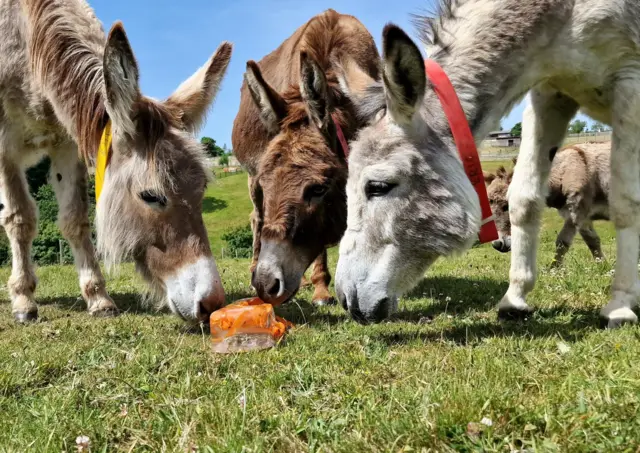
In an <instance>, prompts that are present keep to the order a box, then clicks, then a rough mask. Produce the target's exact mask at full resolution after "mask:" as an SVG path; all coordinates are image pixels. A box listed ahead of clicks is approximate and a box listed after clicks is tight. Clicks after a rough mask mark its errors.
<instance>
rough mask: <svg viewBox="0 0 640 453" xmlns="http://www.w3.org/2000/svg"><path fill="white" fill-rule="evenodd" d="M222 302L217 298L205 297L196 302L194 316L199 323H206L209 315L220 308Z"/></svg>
mask: <svg viewBox="0 0 640 453" xmlns="http://www.w3.org/2000/svg"><path fill="white" fill-rule="evenodd" d="M223 304H224V300H223V299H220V298H218V297H207V298H205V299H202V300H201V301H200V302H198V308H197V313H196V316H197V318H198V321H200V322H204V323H206V322H208V321H209V317H210V316H211V313H213V312H214V311H216V310H218V309H219V308H222V305H223Z"/></svg>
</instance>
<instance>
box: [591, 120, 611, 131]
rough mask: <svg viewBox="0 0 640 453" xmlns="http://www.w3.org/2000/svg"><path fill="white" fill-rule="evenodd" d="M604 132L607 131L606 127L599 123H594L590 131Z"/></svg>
mask: <svg viewBox="0 0 640 453" xmlns="http://www.w3.org/2000/svg"><path fill="white" fill-rule="evenodd" d="M606 130H607V126H605V125H604V124H602V123H601V122H600V121H595V122H594V123H593V124H592V125H591V131H592V132H605V131H606Z"/></svg>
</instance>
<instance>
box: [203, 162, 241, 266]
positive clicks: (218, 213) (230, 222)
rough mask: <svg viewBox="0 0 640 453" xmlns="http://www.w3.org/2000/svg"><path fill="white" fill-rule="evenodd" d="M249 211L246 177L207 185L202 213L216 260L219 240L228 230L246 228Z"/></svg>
mask: <svg viewBox="0 0 640 453" xmlns="http://www.w3.org/2000/svg"><path fill="white" fill-rule="evenodd" d="M252 209H253V205H252V204H251V200H250V199H249V190H248V187H247V174H246V173H240V174H234V175H231V176H226V177H218V178H216V179H215V180H213V181H212V182H210V183H209V187H208V189H207V192H206V194H205V197H204V201H203V204H202V211H203V218H204V224H205V226H206V227H207V232H208V233H209V241H210V242H211V250H212V251H213V254H214V256H215V257H219V256H220V249H221V248H222V247H224V241H223V240H222V239H221V236H222V235H223V234H224V233H225V232H226V231H227V230H230V229H232V228H235V227H238V226H242V225H247V224H248V223H249V215H250V214H251V210H252Z"/></svg>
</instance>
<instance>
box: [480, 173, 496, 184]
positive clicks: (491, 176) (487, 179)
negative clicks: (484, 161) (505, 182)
mask: <svg viewBox="0 0 640 453" xmlns="http://www.w3.org/2000/svg"><path fill="white" fill-rule="evenodd" d="M482 176H484V183H485V184H486V185H489V184H491V182H492V181H493V180H494V179H496V175H494V174H493V173H489V172H486V171H483V172H482Z"/></svg>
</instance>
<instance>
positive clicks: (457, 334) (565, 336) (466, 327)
mask: <svg viewBox="0 0 640 453" xmlns="http://www.w3.org/2000/svg"><path fill="white" fill-rule="evenodd" d="M565 316H566V317H565ZM454 323H456V321H454ZM598 325H599V324H598V313H597V311H590V310H575V309H567V310H563V309H561V308H558V309H555V308H554V309H551V310H539V311H537V312H536V313H534V314H533V315H532V316H531V318H529V319H527V320H525V321H498V320H497V319H496V318H495V317H492V318H488V319H483V320H478V321H474V322H473V323H457V325H453V326H447V327H444V328H437V327H434V328H431V329H429V328H426V329H422V328H421V329H416V328H414V329H413V330H412V331H402V332H380V333H379V334H377V335H376V338H378V339H379V340H380V341H382V342H383V343H385V344H387V345H388V346H393V345H399V344H407V343H411V342H415V341H418V342H420V341H422V342H441V341H445V342H452V343H454V344H456V345H460V346H467V345H475V344H480V343H481V342H482V341H483V340H484V339H488V338H514V339H515V338H525V339H526V338H530V339H533V338H550V337H557V338H558V339H560V338H562V340H563V341H565V342H569V343H573V342H577V341H580V340H581V339H582V338H584V336H585V335H587V334H588V333H589V332H593V331H594V330H597V329H598ZM427 329H429V330H427Z"/></svg>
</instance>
